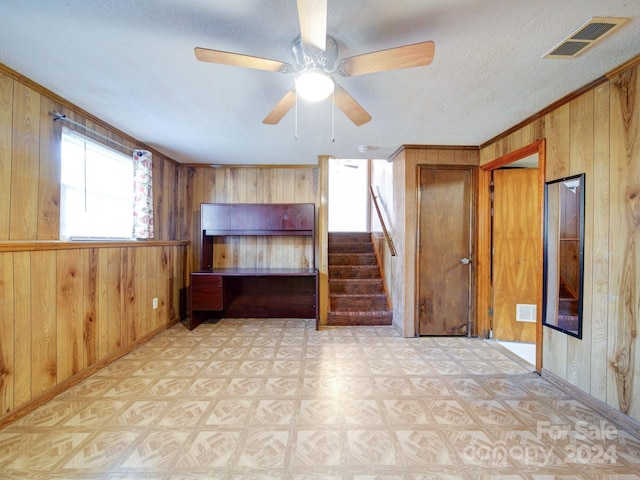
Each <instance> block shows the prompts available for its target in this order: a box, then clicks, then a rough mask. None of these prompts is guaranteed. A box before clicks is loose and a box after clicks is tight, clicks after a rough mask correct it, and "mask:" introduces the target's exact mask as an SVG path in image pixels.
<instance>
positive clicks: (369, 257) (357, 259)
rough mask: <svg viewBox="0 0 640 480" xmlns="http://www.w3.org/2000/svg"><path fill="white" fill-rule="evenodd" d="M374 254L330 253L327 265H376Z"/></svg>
mask: <svg viewBox="0 0 640 480" xmlns="http://www.w3.org/2000/svg"><path fill="white" fill-rule="evenodd" d="M377 264H378V263H377V261H376V255H375V253H369V252H367V253H330V254H329V265H377Z"/></svg>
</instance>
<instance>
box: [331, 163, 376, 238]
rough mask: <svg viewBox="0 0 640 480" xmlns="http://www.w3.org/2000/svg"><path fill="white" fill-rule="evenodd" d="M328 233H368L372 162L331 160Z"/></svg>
mask: <svg viewBox="0 0 640 480" xmlns="http://www.w3.org/2000/svg"><path fill="white" fill-rule="evenodd" d="M328 207H329V208H328V210H329V220H328V223H329V231H330V232H368V231H369V230H370V224H371V216H370V210H371V208H370V206H369V161H368V160H348V159H341V158H331V159H329V192H328Z"/></svg>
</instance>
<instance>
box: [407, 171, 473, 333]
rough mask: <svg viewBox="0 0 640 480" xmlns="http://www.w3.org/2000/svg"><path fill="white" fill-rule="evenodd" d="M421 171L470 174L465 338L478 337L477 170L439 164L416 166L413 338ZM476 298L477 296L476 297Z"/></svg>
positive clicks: (417, 289)
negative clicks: (469, 262) (476, 258)
mask: <svg viewBox="0 0 640 480" xmlns="http://www.w3.org/2000/svg"><path fill="white" fill-rule="evenodd" d="M422 169H429V170H468V171H469V173H470V174H471V192H470V195H469V202H470V205H469V212H470V213H469V258H470V259H471V264H470V265H469V268H471V272H470V273H469V317H468V321H467V325H468V328H467V337H475V336H477V335H478V328H477V317H476V310H475V306H476V301H475V300H476V299H475V298H474V294H473V292H474V288H475V285H476V279H477V272H476V271H475V252H476V242H475V241H474V239H475V238H476V237H477V231H476V228H475V227H476V216H477V211H476V198H477V195H476V192H477V191H478V175H477V173H476V172H477V168H476V167H475V166H473V165H447V164H444V165H441V164H435V165H434V164H422V163H421V164H417V165H416V170H415V172H416V180H417V182H416V190H417V205H416V231H415V235H416V236H415V242H416V243H415V244H416V254H415V262H416V263H415V292H414V298H415V300H416V301H415V311H414V318H413V324H414V326H413V328H414V332H415V336H417V337H418V336H420V312H419V308H420V302H419V298H420V251H419V250H418V246H419V245H420V225H419V222H420V218H421V213H422V212H421V208H422V207H421V205H422V189H421V188H420V178H421V175H420V171H421V170H422ZM476 296H477V295H476Z"/></svg>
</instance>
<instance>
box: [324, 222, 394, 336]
mask: <svg viewBox="0 0 640 480" xmlns="http://www.w3.org/2000/svg"><path fill="white" fill-rule="evenodd" d="M392 321H393V311H392V310H390V309H389V300H388V296H387V293H386V291H385V289H384V283H383V280H382V276H381V272H380V268H379V266H378V261H377V258H376V254H375V251H374V248H373V243H372V241H371V235H370V234H369V233H362V232H330V233H329V311H328V312H327V325H330V326H343V325H391V324H392Z"/></svg>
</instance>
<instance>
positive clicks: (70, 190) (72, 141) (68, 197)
mask: <svg viewBox="0 0 640 480" xmlns="http://www.w3.org/2000/svg"><path fill="white" fill-rule="evenodd" d="M61 159H62V178H61V180H62V182H61V183H62V186H61V192H60V193H61V194H60V237H61V238H63V239H104V238H109V239H131V238H132V234H133V201H134V200H133V160H132V158H131V157H129V156H126V155H123V154H121V153H119V152H117V151H115V150H111V149H109V148H106V147H104V146H103V145H100V144H99V143H96V142H94V141H92V140H90V139H88V138H86V137H84V136H82V135H79V134H77V133H75V132H73V131H71V130H69V129H67V128H63V131H62V146H61Z"/></svg>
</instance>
